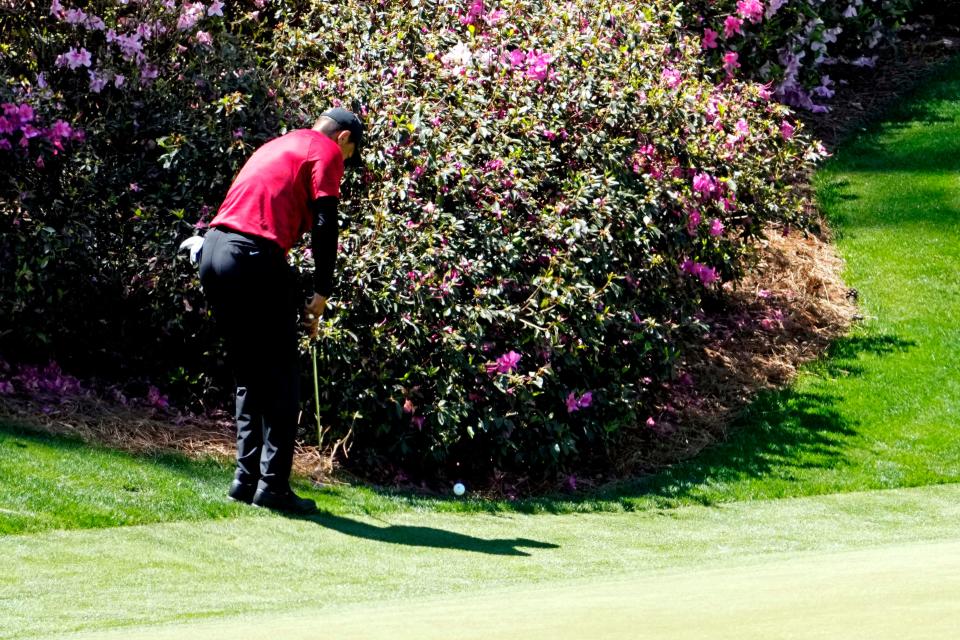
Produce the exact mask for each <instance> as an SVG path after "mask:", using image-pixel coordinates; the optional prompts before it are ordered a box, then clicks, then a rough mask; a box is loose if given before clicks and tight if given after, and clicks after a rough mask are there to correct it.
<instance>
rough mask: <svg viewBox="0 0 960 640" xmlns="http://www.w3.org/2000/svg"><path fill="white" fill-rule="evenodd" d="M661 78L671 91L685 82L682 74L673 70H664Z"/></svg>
mask: <svg viewBox="0 0 960 640" xmlns="http://www.w3.org/2000/svg"><path fill="white" fill-rule="evenodd" d="M661 77H662V78H663V80H664V82H666V83H667V86H668V87H670V88H671V89H676V88H677V87H678V86H680V83H681V82H683V77H682V76H681V75H680V72H679V71H677V70H676V69H672V68H670V69H664V70H663V73H662V74H661Z"/></svg>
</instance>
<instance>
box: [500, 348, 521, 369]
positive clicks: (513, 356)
mask: <svg viewBox="0 0 960 640" xmlns="http://www.w3.org/2000/svg"><path fill="white" fill-rule="evenodd" d="M520 358H521V355H520V354H519V353H517V352H516V351H508V352H507V353H505V354H503V355H502V356H500V357H499V358H497V369H496V370H497V371H498V372H499V373H511V372H512V371H514V370H515V369H516V368H517V363H519V362H520Z"/></svg>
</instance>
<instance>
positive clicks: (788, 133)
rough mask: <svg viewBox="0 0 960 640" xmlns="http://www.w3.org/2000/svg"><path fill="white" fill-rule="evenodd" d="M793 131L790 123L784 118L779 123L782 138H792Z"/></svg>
mask: <svg viewBox="0 0 960 640" xmlns="http://www.w3.org/2000/svg"><path fill="white" fill-rule="evenodd" d="M794 131H795V129H794V127H793V125H792V124H790V123H789V122H787V121H786V120H784V121H783V122H781V123H780V135H782V136H783V139H784V140H790V139H791V138H793V132H794Z"/></svg>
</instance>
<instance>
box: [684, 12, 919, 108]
mask: <svg viewBox="0 0 960 640" xmlns="http://www.w3.org/2000/svg"><path fill="white" fill-rule="evenodd" d="M915 4H917V3H916V2H915V0H843V1H840V2H824V1H823V0H689V1H688V2H685V3H683V5H682V7H683V11H684V15H685V18H684V19H685V24H686V25H687V26H688V28H690V29H691V30H692V31H694V32H697V33H699V34H700V36H701V47H702V48H703V51H704V55H705V56H706V58H707V59H708V60H709V61H711V63H712V64H713V65H714V66H715V67H716V68H717V69H721V70H722V73H723V75H726V76H729V77H733V76H737V75H740V76H746V77H750V78H753V79H755V80H759V81H761V82H770V83H772V84H773V85H774V87H775V96H776V97H777V99H778V100H781V101H783V102H785V103H786V104H789V105H792V106H796V107H801V108H803V109H807V110H811V111H815V112H820V111H825V110H826V109H827V106H826V105H825V101H827V100H828V99H829V98H831V97H833V94H834V92H835V84H834V79H832V78H831V77H830V74H831V69H832V68H834V67H836V66H837V65H852V66H854V67H872V66H874V65H875V64H876V62H877V59H878V53H879V52H880V50H881V48H882V47H883V46H884V45H889V44H890V43H891V41H892V38H893V34H894V31H895V29H896V27H897V26H899V25H900V24H901V23H902V21H903V19H904V18H905V17H906V16H907V15H909V13H910V10H911V8H913V6H914V5H915ZM834 75H836V73H834Z"/></svg>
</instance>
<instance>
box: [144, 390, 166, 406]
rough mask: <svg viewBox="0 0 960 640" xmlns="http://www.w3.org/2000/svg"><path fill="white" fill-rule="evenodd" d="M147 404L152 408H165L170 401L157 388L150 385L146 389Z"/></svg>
mask: <svg viewBox="0 0 960 640" xmlns="http://www.w3.org/2000/svg"><path fill="white" fill-rule="evenodd" d="M147 404H149V405H150V406H151V407H153V408H154V409H166V408H167V407H169V406H170V401H169V400H168V399H167V396H165V395H163V394H161V393H160V390H159V389H157V388H156V387H154V386H153V385H150V388H149V389H147Z"/></svg>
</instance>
